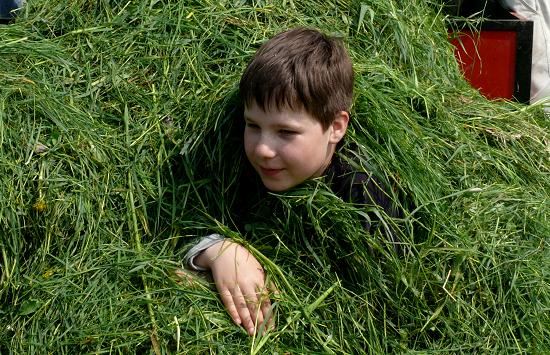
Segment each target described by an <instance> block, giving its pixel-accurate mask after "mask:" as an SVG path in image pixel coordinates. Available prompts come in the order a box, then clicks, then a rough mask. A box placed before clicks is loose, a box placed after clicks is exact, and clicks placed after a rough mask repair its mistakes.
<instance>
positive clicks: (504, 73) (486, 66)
mask: <svg viewBox="0 0 550 355" xmlns="http://www.w3.org/2000/svg"><path fill="white" fill-rule="evenodd" d="M451 43H453V45H454V46H455V57H456V59H457V61H458V63H459V64H460V67H461V68H462V72H463V73H464V76H465V77H466V79H467V80H468V81H469V82H470V84H472V86H473V87H475V88H477V89H479V91H480V92H481V93H482V94H483V95H484V96H485V97H487V98H489V99H497V98H505V99H512V97H513V95H514V83H515V81H516V78H515V75H516V74H515V73H516V46H517V33H516V32H515V31H486V30H483V31H481V32H469V31H463V32H460V34H459V35H458V38H454V39H452V40H451Z"/></svg>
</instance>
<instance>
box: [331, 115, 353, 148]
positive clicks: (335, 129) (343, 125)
mask: <svg viewBox="0 0 550 355" xmlns="http://www.w3.org/2000/svg"><path fill="white" fill-rule="evenodd" d="M348 122H349V114H348V113H347V112H346V111H340V112H338V113H337V114H336V117H335V118H334V121H332V123H331V124H330V129H331V133H330V143H334V144H336V143H338V142H340V140H341V139H342V138H343V137H344V135H345V134H346V130H347V129H348Z"/></svg>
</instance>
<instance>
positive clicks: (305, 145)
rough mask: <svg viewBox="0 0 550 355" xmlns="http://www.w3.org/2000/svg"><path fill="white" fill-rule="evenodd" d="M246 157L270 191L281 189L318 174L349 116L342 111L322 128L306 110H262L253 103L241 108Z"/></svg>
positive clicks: (341, 134) (338, 139) (344, 128)
mask: <svg viewBox="0 0 550 355" xmlns="http://www.w3.org/2000/svg"><path fill="white" fill-rule="evenodd" d="M244 118H245V121H246V127H245V130H244V147H245V151H246V156H247V157H248V160H249V161H250V163H251V164H252V166H253V167H254V169H255V170H256V171H257V172H258V174H259V175H260V177H261V179H262V182H263V184H264V185H265V187H266V188H268V189H269V190H271V191H284V190H288V189H290V188H291V187H294V186H296V185H298V184H300V183H302V182H304V181H305V180H308V179H312V178H316V177H319V176H321V175H322V174H323V172H324V171H325V169H326V168H327V167H328V165H329V164H330V161H331V159H332V155H333V154H334V150H335V147H336V144H337V143H338V142H339V141H340V139H341V138H342V137H343V136H344V134H345V132H346V128H347V123H348V115H347V113H346V112H343V111H342V112H341V113H339V114H337V115H336V119H335V120H334V123H333V124H331V126H330V127H329V128H328V129H327V130H324V129H323V126H322V125H321V123H320V122H319V121H317V120H316V119H315V118H313V117H312V116H311V115H310V114H309V113H307V112H306V111H305V110H299V111H293V110H291V109H288V108H287V109H282V110H267V111H264V110H262V109H261V108H260V107H258V105H256V103H253V104H252V105H251V106H246V107H245V110H244Z"/></svg>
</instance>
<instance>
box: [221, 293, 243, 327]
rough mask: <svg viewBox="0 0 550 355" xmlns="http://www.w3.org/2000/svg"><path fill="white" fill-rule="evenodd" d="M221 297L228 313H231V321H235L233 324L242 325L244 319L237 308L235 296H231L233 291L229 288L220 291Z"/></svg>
mask: <svg viewBox="0 0 550 355" xmlns="http://www.w3.org/2000/svg"><path fill="white" fill-rule="evenodd" d="M220 297H221V299H222V302H223V304H224V305H225V308H226V309H227V312H228V313H229V316H230V317H231V319H233V322H235V324H238V325H241V324H242V319H241V317H240V315H239V311H238V309H237V306H236V305H235V302H234V301H233V295H232V294H231V291H230V290H229V289H227V288H225V289H222V290H220Z"/></svg>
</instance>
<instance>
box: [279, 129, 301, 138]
mask: <svg viewBox="0 0 550 355" xmlns="http://www.w3.org/2000/svg"><path fill="white" fill-rule="evenodd" d="M279 133H280V134H282V135H285V136H292V135H294V134H298V132H296V131H292V130H290V129H281V130H280V131H279Z"/></svg>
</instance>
